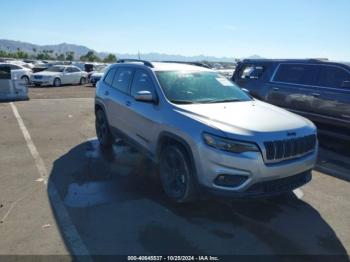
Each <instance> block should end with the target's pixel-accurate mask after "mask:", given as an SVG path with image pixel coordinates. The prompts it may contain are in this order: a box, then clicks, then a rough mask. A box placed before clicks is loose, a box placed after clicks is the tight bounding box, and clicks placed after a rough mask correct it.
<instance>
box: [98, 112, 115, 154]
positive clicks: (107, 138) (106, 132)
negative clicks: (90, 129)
mask: <svg viewBox="0 0 350 262" xmlns="http://www.w3.org/2000/svg"><path fill="white" fill-rule="evenodd" d="M95 128H96V134H97V138H98V141H99V142H100V145H101V146H102V147H103V148H111V147H112V146H113V142H114V139H113V135H112V133H111V131H110V128H109V124H108V121H107V117H106V115H105V113H104V112H103V111H102V110H97V112H96V119H95Z"/></svg>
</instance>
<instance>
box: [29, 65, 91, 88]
mask: <svg viewBox="0 0 350 262" xmlns="http://www.w3.org/2000/svg"><path fill="white" fill-rule="evenodd" d="M31 81H32V83H33V84H34V85H35V86H54V87H59V86H61V85H67V84H80V85H85V84H86V82H87V73H86V72H84V71H81V70H80V69H79V68H78V67H76V66H66V65H55V66H52V67H50V68H48V69H46V70H44V71H41V72H38V73H34V74H33V75H32V78H31Z"/></svg>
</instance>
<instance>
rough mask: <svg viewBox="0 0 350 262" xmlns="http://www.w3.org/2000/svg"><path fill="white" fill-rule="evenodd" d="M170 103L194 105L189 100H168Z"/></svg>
mask: <svg viewBox="0 0 350 262" xmlns="http://www.w3.org/2000/svg"><path fill="white" fill-rule="evenodd" d="M170 102H171V103H174V104H183V105H185V104H194V102H193V101H191V100H170Z"/></svg>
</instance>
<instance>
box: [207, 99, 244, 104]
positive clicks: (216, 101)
mask: <svg viewBox="0 0 350 262" xmlns="http://www.w3.org/2000/svg"><path fill="white" fill-rule="evenodd" d="M239 101H241V100H240V99H237V98H234V99H232V98H231V99H221V100H219V99H217V100H216V99H212V100H207V101H202V103H209V104H211V103H230V102H239Z"/></svg>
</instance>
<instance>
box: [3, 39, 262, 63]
mask: <svg viewBox="0 0 350 262" xmlns="http://www.w3.org/2000/svg"><path fill="white" fill-rule="evenodd" d="M0 50H3V51H6V52H16V51H18V50H21V51H24V52H26V53H28V54H35V53H40V52H43V51H45V50H47V51H49V52H51V53H52V54H66V53H67V52H74V55H75V58H76V59H78V58H80V57H81V56H82V55H85V54H86V53H87V52H89V51H93V52H94V53H95V54H96V55H98V56H99V57H101V58H104V57H106V56H107V55H108V54H109V53H107V52H97V51H95V50H93V49H91V48H88V47H86V46H82V45H75V44H68V43H61V44H57V45H36V44H32V43H26V42H21V41H14V40H6V39H0ZM115 55H116V56H117V57H118V58H125V59H128V58H138V56H139V55H138V54H122V53H116V54H115ZM140 58H141V59H144V60H149V61H203V60H207V61H212V62H219V61H220V62H234V61H235V58H234V57H215V56H205V55H198V56H183V55H171V54H161V53H146V54H142V53H141V54H140ZM246 58H255V59H257V58H262V57H260V56H258V55H253V56H251V57H246Z"/></svg>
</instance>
